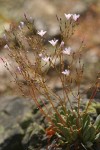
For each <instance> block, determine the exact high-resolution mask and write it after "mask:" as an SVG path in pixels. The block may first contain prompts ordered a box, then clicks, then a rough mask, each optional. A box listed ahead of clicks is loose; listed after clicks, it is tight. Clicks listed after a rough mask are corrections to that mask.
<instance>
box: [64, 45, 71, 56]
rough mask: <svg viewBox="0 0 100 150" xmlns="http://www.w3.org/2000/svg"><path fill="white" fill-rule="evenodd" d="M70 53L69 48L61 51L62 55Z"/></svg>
mask: <svg viewBox="0 0 100 150" xmlns="http://www.w3.org/2000/svg"><path fill="white" fill-rule="evenodd" d="M70 53H71V47H68V48H65V49H64V50H63V54H67V55H70Z"/></svg>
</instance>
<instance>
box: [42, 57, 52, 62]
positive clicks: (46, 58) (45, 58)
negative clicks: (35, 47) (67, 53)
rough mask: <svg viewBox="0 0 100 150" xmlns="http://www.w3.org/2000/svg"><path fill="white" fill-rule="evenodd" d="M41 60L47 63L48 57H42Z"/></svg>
mask: <svg viewBox="0 0 100 150" xmlns="http://www.w3.org/2000/svg"><path fill="white" fill-rule="evenodd" d="M42 60H44V61H45V62H48V61H49V60H50V57H42Z"/></svg>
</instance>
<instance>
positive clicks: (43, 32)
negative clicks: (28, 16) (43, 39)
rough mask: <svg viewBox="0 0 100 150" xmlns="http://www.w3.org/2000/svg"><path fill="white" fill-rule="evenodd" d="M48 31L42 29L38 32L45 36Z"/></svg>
mask: <svg viewBox="0 0 100 150" xmlns="http://www.w3.org/2000/svg"><path fill="white" fill-rule="evenodd" d="M46 32H47V31H43V30H41V31H38V32H37V34H39V35H40V36H44V35H45V34H46Z"/></svg>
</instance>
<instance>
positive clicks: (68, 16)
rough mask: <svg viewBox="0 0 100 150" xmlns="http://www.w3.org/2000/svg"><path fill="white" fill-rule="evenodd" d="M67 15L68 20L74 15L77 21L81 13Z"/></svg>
mask: <svg viewBox="0 0 100 150" xmlns="http://www.w3.org/2000/svg"><path fill="white" fill-rule="evenodd" d="M65 17H66V19H67V20H69V19H70V18H71V17H72V18H73V20H74V21H77V19H78V18H79V17H80V15H79V14H78V15H77V14H65Z"/></svg>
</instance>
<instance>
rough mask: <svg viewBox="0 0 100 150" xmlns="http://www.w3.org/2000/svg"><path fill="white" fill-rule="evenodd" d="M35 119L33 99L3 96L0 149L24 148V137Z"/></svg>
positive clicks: (0, 120)
mask: <svg viewBox="0 0 100 150" xmlns="http://www.w3.org/2000/svg"><path fill="white" fill-rule="evenodd" d="M33 120H34V116H33V103H32V101H31V100H28V99H24V98H18V97H9V98H4V97H3V98H1V99H0V150H22V144H21V140H22V137H23V135H24V134H25V129H26V128H27V127H28V126H29V125H30V123H31V122H33Z"/></svg>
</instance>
